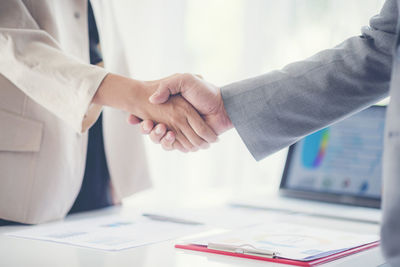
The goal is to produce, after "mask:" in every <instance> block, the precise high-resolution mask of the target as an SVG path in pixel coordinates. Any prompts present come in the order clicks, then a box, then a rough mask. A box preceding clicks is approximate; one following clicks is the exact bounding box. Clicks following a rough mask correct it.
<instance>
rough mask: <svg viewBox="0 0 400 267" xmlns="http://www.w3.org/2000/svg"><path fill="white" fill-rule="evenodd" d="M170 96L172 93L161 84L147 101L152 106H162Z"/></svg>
mask: <svg viewBox="0 0 400 267" xmlns="http://www.w3.org/2000/svg"><path fill="white" fill-rule="evenodd" d="M170 95H172V92H171V91H170V90H169V88H168V86H167V85H165V84H163V83H161V84H160V85H159V86H158V88H157V90H156V91H155V92H154V94H152V95H151V96H150V98H149V101H150V103H152V104H162V103H165V102H167V100H168V98H169V96H170Z"/></svg>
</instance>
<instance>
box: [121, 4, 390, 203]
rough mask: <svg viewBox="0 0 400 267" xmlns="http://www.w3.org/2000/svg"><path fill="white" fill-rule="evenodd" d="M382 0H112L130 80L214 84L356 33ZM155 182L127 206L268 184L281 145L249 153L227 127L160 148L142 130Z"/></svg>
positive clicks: (278, 169) (277, 171)
mask: <svg viewBox="0 0 400 267" xmlns="http://www.w3.org/2000/svg"><path fill="white" fill-rule="evenodd" d="M382 4H383V0H352V1H348V0H323V1H321V0H279V1H274V0H202V1H199V0H168V1H163V0H146V1H132V0H120V1H116V2H115V8H116V10H115V11H116V14H119V15H118V17H117V18H116V19H117V20H118V23H119V24H120V25H122V26H121V28H120V29H119V30H120V31H121V33H122V36H123V42H124V44H123V45H124V46H125V48H126V50H127V51H128V52H127V57H128V59H129V68H130V72H131V75H132V77H134V78H135V79H142V80H152V79H159V78H160V77H163V76H168V75H170V74H173V73H176V72H192V73H198V74H201V75H203V76H204V78H205V79H207V80H209V81H210V82H212V83H214V84H216V85H219V86H223V85H226V84H228V83H231V82H234V81H237V80H241V79H245V78H248V77H252V76H256V75H259V74H262V73H265V72H268V71H271V70H274V69H278V68H282V67H283V66H284V65H286V64H288V63H290V62H293V61H297V60H301V59H304V58H306V57H308V56H311V55H313V54H314V53H316V52H318V51H320V50H322V49H326V48H330V47H333V46H335V45H337V44H339V43H340V42H342V41H343V40H345V39H346V38H348V37H350V36H355V35H359V34H360V28H361V27H362V26H364V25H368V22H369V18H370V17H371V16H373V15H375V14H377V13H378V12H379V10H380V8H381V7H382ZM145 142H146V148H147V157H148V160H149V167H150V171H151V176H152V180H153V183H154V187H153V188H152V189H150V190H147V191H145V192H142V193H139V194H137V195H134V196H132V197H130V198H127V199H126V200H125V204H127V205H130V204H132V205H140V206H143V207H147V206H149V207H150V206H152V205H158V206H160V205H165V206H168V207H171V206H180V207H198V206H202V205H203V204H205V203H223V202H225V201H228V200H229V199H232V198H235V197H237V196H238V195H243V194H246V195H253V194H254V195H259V194H263V193H266V192H268V191H271V190H276V189H277V187H278V185H279V180H280V176H281V173H282V171H283V166H284V162H285V157H286V149H284V150H282V151H280V152H278V153H276V154H274V155H271V156H269V157H267V158H266V159H264V160H262V161H260V162H256V161H255V160H254V159H253V157H252V156H251V154H250V153H249V152H248V150H247V149H246V147H245V145H244V144H243V142H242V141H241V139H240V137H239V135H238V134H237V132H236V131H235V130H231V131H229V132H227V133H225V134H223V135H222V136H221V137H220V141H219V142H218V143H217V144H214V145H213V146H212V147H211V148H210V149H208V150H205V151H200V152H197V153H190V154H182V153H179V152H165V151H163V150H162V148H161V147H160V146H158V145H154V144H153V143H151V141H150V140H149V139H148V138H146V140H145Z"/></svg>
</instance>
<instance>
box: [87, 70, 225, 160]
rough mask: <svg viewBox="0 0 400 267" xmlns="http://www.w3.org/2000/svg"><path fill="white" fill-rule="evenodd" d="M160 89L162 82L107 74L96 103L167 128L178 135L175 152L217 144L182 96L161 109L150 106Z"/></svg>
mask: <svg viewBox="0 0 400 267" xmlns="http://www.w3.org/2000/svg"><path fill="white" fill-rule="evenodd" d="M160 81H161V80H160ZM158 86H159V81H156V82H143V81H136V80H132V79H129V78H125V77H122V76H118V75H114V74H108V75H107V76H106V77H105V79H104V80H103V82H102V83H101V85H100V87H99V89H98V91H97V93H96V95H95V96H94V98H93V102H94V103H96V104H100V105H106V106H110V107H114V108H117V109H121V110H124V111H127V112H129V113H131V114H133V115H135V116H136V117H137V118H140V119H142V120H151V121H153V122H156V123H163V124H165V125H166V127H167V130H169V131H172V132H173V133H174V134H175V138H176V141H177V142H175V143H176V144H175V145H174V146H175V147H174V148H177V149H180V150H181V151H184V152H187V151H195V150H197V149H198V148H206V147H208V144H209V143H212V142H215V141H216V140H217V136H216V134H215V133H214V131H213V130H212V129H211V128H210V127H209V126H208V125H207V124H206V123H205V122H204V120H203V118H202V117H201V116H200V115H199V114H198V112H197V111H196V110H195V109H194V108H193V106H192V105H191V104H189V103H188V102H187V101H186V100H185V99H183V98H182V97H181V96H179V95H178V96H175V97H173V98H171V99H170V101H168V102H167V103H164V104H161V105H154V104H151V103H150V102H149V101H148V99H149V97H150V96H151V95H152V94H153V93H154V92H155V91H156V89H157V88H158ZM164 130H165V129H164Z"/></svg>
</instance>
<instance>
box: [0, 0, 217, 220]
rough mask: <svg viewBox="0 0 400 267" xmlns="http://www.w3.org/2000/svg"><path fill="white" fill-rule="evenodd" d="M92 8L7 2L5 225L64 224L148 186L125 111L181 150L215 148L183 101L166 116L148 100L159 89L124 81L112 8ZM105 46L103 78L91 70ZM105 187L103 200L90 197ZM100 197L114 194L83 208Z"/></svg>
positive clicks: (1, 118) (2, 4) (2, 75)
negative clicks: (159, 125)
mask: <svg viewBox="0 0 400 267" xmlns="http://www.w3.org/2000/svg"><path fill="white" fill-rule="evenodd" d="M92 5H93V10H92V9H91V7H90V6H89V5H88V1H87V0H75V1H52V0H35V1H28V0H26V1H25V0H2V1H0V224H1V222H3V223H9V222H20V223H29V224H35V223H42V222H46V221H50V220H55V219H60V218H63V217H64V216H66V215H67V214H68V212H69V211H70V210H71V207H72V206H74V208H75V209H73V210H74V211H81V210H87V209H91V208H98V207H103V206H107V205H111V204H112V203H114V202H116V201H119V200H121V199H122V198H124V197H126V196H128V195H130V194H132V193H135V192H137V191H140V190H143V189H145V188H147V187H149V186H150V181H149V176H148V171H147V164H146V156H145V153H144V149H143V144H142V140H141V137H139V136H138V132H137V129H136V128H133V127H132V126H130V125H128V124H127V123H126V118H127V116H126V114H127V112H129V113H133V114H135V115H137V117H139V118H142V119H150V120H154V121H157V122H163V123H165V124H166V125H167V127H168V128H169V129H171V130H173V131H174V132H175V133H176V134H177V139H178V140H179V142H180V147H179V148H180V149H181V150H182V151H189V150H196V149H198V148H199V147H202V146H204V145H205V144H206V143H207V142H212V141H214V140H215V139H216V136H215V134H214V133H213V131H212V130H211V129H210V128H209V127H208V126H207V125H206V124H205V123H204V122H203V120H202V118H201V117H200V116H199V114H198V113H197V112H196V111H195V110H194V109H193V108H192V107H191V105H190V104H188V103H187V102H186V101H185V100H184V99H183V98H181V99H177V101H175V103H173V104H171V105H169V104H168V105H164V106H162V107H160V106H156V105H152V104H150V103H149V102H148V101H147V99H148V96H149V95H150V94H151V93H152V92H153V91H154V90H155V88H156V87H157V86H158V83H159V81H155V82H143V81H138V80H134V79H131V78H128V77H126V76H128V74H129V73H128V70H127V68H126V65H127V64H126V62H125V58H124V52H126V51H124V47H123V46H121V45H119V40H118V31H115V30H114V29H115V27H116V25H114V24H113V23H114V21H113V18H114V17H115V16H116V14H113V13H112V12H113V8H112V6H111V5H112V1H92ZM91 17H92V19H91V20H90V18H91ZM99 17H100V18H101V19H100V20H98V21H101V23H98V26H99V29H98V31H97V28H96V24H95V19H94V18H99ZM88 18H89V21H88ZM99 33H100V34H99ZM89 35H90V38H89ZM102 41H104V42H102ZM99 42H100V43H101V44H102V55H101V54H99V55H97V56H100V57H101V56H102V57H103V58H104V59H105V62H104V63H105V69H104V68H101V67H98V66H95V65H90V64H89V62H91V63H93V64H96V63H100V62H101V58H100V59H98V58H97V60H96V49H97V45H98V43H99ZM89 47H90V50H89ZM92 50H93V51H92ZM89 52H90V53H89ZM92 52H93V53H92ZM97 52H98V51H97ZM103 106H104V110H103V115H102V117H101V119H100V120H97V118H98V117H99V115H100V112H101V111H102V107H103ZM96 120H97V122H96ZM95 122H96V124H98V125H96V124H95V126H94V127H93V129H96V132H95V131H93V132H92V133H93V134H94V135H93V136H94V137H93V138H92V136H91V133H89V138H88V133H87V131H88V129H89V128H90V127H91V126H92V125H93V124H94V123H95ZM90 131H91V130H89V132H90ZM88 139H89V146H88ZM96 140H97V141H96ZM91 144H93V145H91ZM89 150H92V152H91V153H92V158H90V155H89V152H87V151H89ZM86 159H88V160H86ZM92 161H93V162H94V163H93V164H92V163H90V162H92ZM88 162H89V163H88ZM91 164H92V165H91ZM89 167H90V168H92V169H93V170H91V171H90V173H89V172H88V168H89ZM96 168H97V169H96ZM88 173H89V174H90V175H87V174H88ZM84 176H85V179H86V176H91V179H92V180H91V182H88V183H86V182H85V179H83V177H84ZM96 179H98V180H96ZM82 180H83V183H82ZM100 181H101V183H102V184H103V186H102V190H103V191H100V192H99V191H93V190H91V188H93V187H96V186H98V185H99V183H100ZM90 183H91V184H90ZM104 184H105V186H104ZM110 185H112V188H113V190H111V189H110ZM111 192H113V200H110V198H111V196H110V194H111ZM83 193H85V194H86V196H83V197H82V198H80V197H78V198H77V196H78V194H79V196H81V194H83ZM102 194H108V195H109V196H108V200H107V199H106V200H105V203H103V204H101V205H97V204H96V203H93V204H90V205H86V204H88V202H90V201H92V200H93V199H96V198H97V197H98V198H99V199H103V200H104V198H105V197H104V196H103V195H102ZM98 195H100V196H98ZM78 200H79V201H80V202H81V203H77V202H79V201H78ZM103 200H102V201H103ZM107 201H108V202H107ZM74 203H75V204H74ZM82 205H86V207H85V208H81V206H82Z"/></svg>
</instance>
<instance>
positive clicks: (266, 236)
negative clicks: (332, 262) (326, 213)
mask: <svg viewBox="0 0 400 267" xmlns="http://www.w3.org/2000/svg"><path fill="white" fill-rule="evenodd" d="M377 241H379V236H378V235H374V234H371V235H369V234H358V233H352V232H345V231H337V230H329V229H324V228H322V227H321V228H320V227H311V226H303V225H296V224H289V223H287V224H286V223H279V224H276V223H271V224H261V225H257V226H252V227H247V228H244V229H241V230H235V231H229V232H225V233H222V234H218V235H212V236H208V237H205V238H202V239H197V240H190V241H189V242H188V243H187V244H191V245H196V246H203V247H207V248H208V249H211V250H221V251H225V252H231V253H239V254H244V255H253V256H269V257H271V258H281V259H282V258H283V259H290V260H297V261H312V260H315V259H319V258H323V257H327V256H330V255H333V254H337V253H340V252H343V251H346V250H351V249H354V248H357V247H361V246H365V245H368V244H376V245H377ZM182 248H184V247H182ZM206 252H207V251H206ZM208 252H210V251H208Z"/></svg>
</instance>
